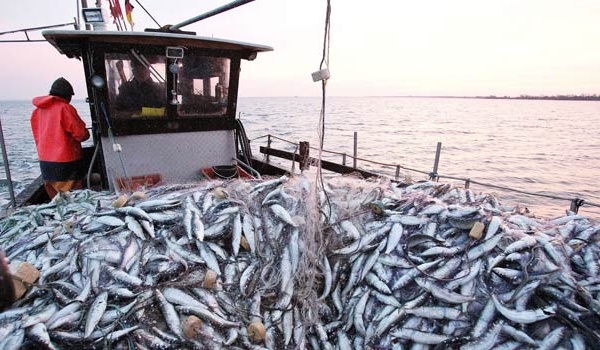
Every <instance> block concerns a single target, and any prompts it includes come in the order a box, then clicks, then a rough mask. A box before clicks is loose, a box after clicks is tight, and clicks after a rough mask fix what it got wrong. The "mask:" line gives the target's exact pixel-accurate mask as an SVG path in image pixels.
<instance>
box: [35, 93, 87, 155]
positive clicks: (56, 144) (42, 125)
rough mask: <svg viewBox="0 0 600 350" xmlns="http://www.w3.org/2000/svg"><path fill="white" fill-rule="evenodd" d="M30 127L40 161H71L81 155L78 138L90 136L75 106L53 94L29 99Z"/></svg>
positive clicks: (83, 139) (84, 138) (85, 138)
mask: <svg viewBox="0 0 600 350" xmlns="http://www.w3.org/2000/svg"><path fill="white" fill-rule="evenodd" d="M33 105H34V106H36V107H37V108H36V109H35V110H34V111H33V113H32V114H31V131H32V132H33V138H34V140H35V145H36V147H37V151H38V157H39V159H40V160H41V161H49V162H72V161H75V160H79V159H81V142H82V141H85V140H87V139H88V138H89V137H90V133H89V132H88V131H87V129H86V128H85V122H84V121H83V120H81V117H79V114H77V110H76V109H75V107H73V106H72V105H71V104H69V102H68V101H67V100H65V99H63V98H60V97H57V96H40V97H36V98H34V99H33Z"/></svg>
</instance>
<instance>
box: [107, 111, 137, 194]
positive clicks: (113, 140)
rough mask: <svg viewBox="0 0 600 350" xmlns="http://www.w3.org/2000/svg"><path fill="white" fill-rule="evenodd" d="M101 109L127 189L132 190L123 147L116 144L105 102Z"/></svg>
mask: <svg viewBox="0 0 600 350" xmlns="http://www.w3.org/2000/svg"><path fill="white" fill-rule="evenodd" d="M100 107H101V108H102V112H103V113H104V120H106V124H107V125H108V137H109V138H110V142H112V144H113V146H114V147H115V149H116V152H117V154H118V155H119V161H121V168H122V169H123V176H124V177H125V183H127V187H128V188H129V189H131V188H133V187H132V186H131V183H130V182H129V176H127V170H125V163H124V162H123V157H121V146H120V145H118V144H117V143H116V142H115V136H114V135H113V133H112V127H111V126H110V121H109V120H108V113H106V106H105V105H104V102H101V103H100ZM117 145H118V147H116V146H117ZM115 190H116V189H115Z"/></svg>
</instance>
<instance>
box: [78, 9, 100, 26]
mask: <svg viewBox="0 0 600 350" xmlns="http://www.w3.org/2000/svg"><path fill="white" fill-rule="evenodd" d="M81 12H82V14H83V20H84V21H85V23H87V24H89V23H103V22H104V17H103V16H102V8H100V7H90V8H85V9H82V10H81Z"/></svg>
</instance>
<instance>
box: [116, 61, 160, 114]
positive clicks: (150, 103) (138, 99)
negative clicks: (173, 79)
mask: <svg viewBox="0 0 600 350" xmlns="http://www.w3.org/2000/svg"><path fill="white" fill-rule="evenodd" d="M105 64H106V72H107V80H108V84H107V85H108V95H109V101H110V107H111V112H112V113H111V115H112V117H113V118H117V119H122V118H135V117H162V116H164V115H165V107H166V96H167V94H166V84H165V83H166V79H165V66H166V60H165V57H162V56H158V55H143V54H139V53H136V52H133V51H132V52H131V53H129V54H117V53H112V54H107V55H106V60H105Z"/></svg>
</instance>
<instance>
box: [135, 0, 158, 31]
mask: <svg viewBox="0 0 600 350" xmlns="http://www.w3.org/2000/svg"><path fill="white" fill-rule="evenodd" d="M135 2H136V3H137V4H138V5H140V7H141V8H142V10H144V12H146V14H147V15H148V16H149V17H150V18H152V20H153V21H154V23H156V25H157V26H158V27H159V28H161V27H162V26H161V25H160V24H158V22H157V21H156V20H155V19H154V17H152V15H151V14H150V12H148V10H146V8H145V7H144V5H142V4H141V3H140V2H139V1H138V0H135Z"/></svg>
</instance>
